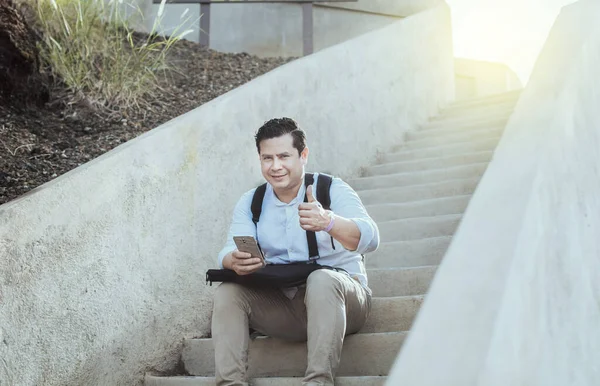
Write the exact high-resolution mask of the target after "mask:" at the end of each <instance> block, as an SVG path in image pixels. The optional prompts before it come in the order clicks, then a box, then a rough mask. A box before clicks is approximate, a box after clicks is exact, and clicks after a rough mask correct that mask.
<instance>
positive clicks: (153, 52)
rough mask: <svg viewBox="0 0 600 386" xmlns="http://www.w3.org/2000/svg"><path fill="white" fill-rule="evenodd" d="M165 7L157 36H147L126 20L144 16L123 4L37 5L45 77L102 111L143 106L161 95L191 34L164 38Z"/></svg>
mask: <svg viewBox="0 0 600 386" xmlns="http://www.w3.org/2000/svg"><path fill="white" fill-rule="evenodd" d="M164 6H165V2H164V0H163V2H162V3H161V5H160V9H159V12H158V18H157V19H156V21H155V22H154V25H153V27H152V30H151V31H150V33H149V34H147V35H141V34H137V33H135V31H134V30H133V28H132V27H131V25H132V23H131V17H130V16H126V11H127V10H129V11H130V12H129V13H131V14H132V15H134V16H137V17H139V16H141V11H140V10H139V9H138V8H135V7H134V6H132V5H131V4H127V3H123V2H122V0H121V1H115V0H111V1H110V2H108V3H106V2H105V1H104V0H37V4H36V8H35V9H36V18H37V20H36V23H37V24H38V27H39V29H40V30H41V31H42V42H41V43H40V47H39V48H40V53H41V57H42V61H43V66H44V68H45V71H47V72H48V73H50V75H52V76H53V77H54V78H56V79H61V80H62V81H63V82H64V83H65V84H66V85H67V87H69V88H70V89H71V91H72V94H73V95H74V96H75V97H76V98H79V99H82V100H85V101H86V102H87V103H88V104H91V105H92V106H94V107H98V108H109V109H114V108H115V107H119V106H120V107H124V106H139V105H140V103H141V102H142V101H143V100H144V99H145V97H146V96H152V97H156V95H148V94H155V93H158V92H160V88H159V87H158V82H157V74H158V73H159V72H160V71H164V70H166V69H167V61H166V55H167V52H168V51H169V49H170V48H171V47H172V45H173V43H175V42H176V41H178V40H180V39H181V38H182V37H183V36H185V35H186V34H187V33H189V32H191V31H190V30H187V31H183V32H179V31H178V30H177V29H176V30H175V31H174V32H173V33H172V34H171V36H168V37H162V36H161V34H162V31H159V30H158V28H159V27H158V26H159V25H160V20H161V18H162V15H163V11H164ZM182 16H183V15H182ZM187 21H188V20H187V19H183V20H182V25H183V24H185V23H186V22H187Z"/></svg>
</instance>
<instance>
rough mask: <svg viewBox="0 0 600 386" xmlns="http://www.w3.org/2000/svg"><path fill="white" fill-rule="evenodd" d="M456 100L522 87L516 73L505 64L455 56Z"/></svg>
mask: <svg viewBox="0 0 600 386" xmlns="http://www.w3.org/2000/svg"><path fill="white" fill-rule="evenodd" d="M454 69H455V72H456V100H462V99H468V98H475V97H482V96H485V95H493V94H499V93H504V92H507V91H511V90H520V89H522V88H523V84H522V83H521V80H520V79H519V77H518V76H517V74H516V73H515V72H514V71H513V70H512V69H511V68H510V67H508V66H507V65H506V64H503V63H493V62H486V61H480V60H473V59H465V58H456V60H455V61H454Z"/></svg>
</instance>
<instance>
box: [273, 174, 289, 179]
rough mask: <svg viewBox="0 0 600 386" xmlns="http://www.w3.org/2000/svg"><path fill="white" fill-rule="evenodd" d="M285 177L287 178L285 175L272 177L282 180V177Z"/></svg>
mask: <svg viewBox="0 0 600 386" xmlns="http://www.w3.org/2000/svg"><path fill="white" fill-rule="evenodd" d="M285 176H286V175H285V174H284V175H282V176H271V177H273V178H282V177H285Z"/></svg>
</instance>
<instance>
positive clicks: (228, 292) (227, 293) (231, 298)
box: [213, 283, 244, 310]
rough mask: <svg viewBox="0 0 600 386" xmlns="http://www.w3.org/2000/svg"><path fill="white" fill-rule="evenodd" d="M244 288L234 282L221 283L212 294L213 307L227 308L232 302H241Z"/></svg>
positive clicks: (216, 308)
mask: <svg viewBox="0 0 600 386" xmlns="http://www.w3.org/2000/svg"><path fill="white" fill-rule="evenodd" d="M243 293H244V289H243V287H242V286H241V285H239V284H235V283H221V284H220V285H219V286H218V287H217V289H216V291H215V295H214V306H213V307H214V309H215V310H218V309H221V308H225V309H227V308H229V307H231V306H232V305H233V304H241V303H242V299H243Z"/></svg>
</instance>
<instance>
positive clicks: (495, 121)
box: [408, 112, 511, 138]
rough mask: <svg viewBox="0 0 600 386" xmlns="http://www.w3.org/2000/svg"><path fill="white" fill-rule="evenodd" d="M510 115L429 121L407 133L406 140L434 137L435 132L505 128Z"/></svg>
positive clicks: (499, 114)
mask: <svg viewBox="0 0 600 386" xmlns="http://www.w3.org/2000/svg"><path fill="white" fill-rule="evenodd" d="M510 115H511V114H510V113H506V112H497V113H494V114H493V115H488V116H481V117H480V116H474V117H464V116H462V115H458V116H456V117H452V118H446V119H440V120H437V121H429V122H427V123H426V124H424V125H423V126H421V127H420V128H419V129H418V130H416V131H411V132H409V133H408V138H413V137H415V136H416V137H417V138H420V137H419V135H420V136H426V135H428V136H433V135H436V134H435V132H452V131H467V130H473V129H477V128H480V127H496V126H506V122H508V120H509V118H510Z"/></svg>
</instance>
